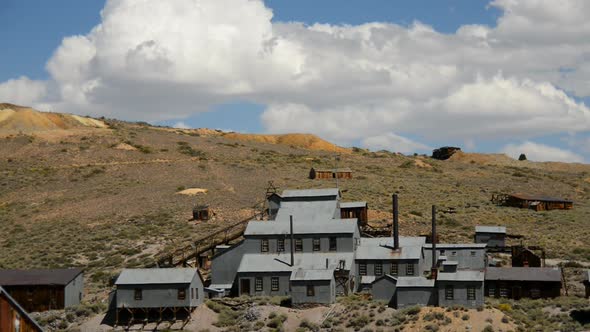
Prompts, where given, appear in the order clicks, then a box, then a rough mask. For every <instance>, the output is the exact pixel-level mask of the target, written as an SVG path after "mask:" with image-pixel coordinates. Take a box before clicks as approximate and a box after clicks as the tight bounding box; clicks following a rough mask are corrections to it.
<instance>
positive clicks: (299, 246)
mask: <svg viewBox="0 0 590 332" xmlns="http://www.w3.org/2000/svg"><path fill="white" fill-rule="evenodd" d="M295 251H303V240H302V239H295Z"/></svg>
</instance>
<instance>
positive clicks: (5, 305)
mask: <svg viewBox="0 0 590 332" xmlns="http://www.w3.org/2000/svg"><path fill="white" fill-rule="evenodd" d="M0 331H18V332H43V329H42V328H41V326H39V324H37V322H36V321H35V320H34V319H32V318H31V317H30V316H29V314H28V313H27V312H26V311H25V309H23V307H21V306H20V305H19V304H18V302H16V301H15V300H14V299H13V298H12V297H11V296H10V294H8V292H7V291H5V290H4V288H2V287H0Z"/></svg>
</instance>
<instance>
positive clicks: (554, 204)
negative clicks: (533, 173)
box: [503, 193, 574, 211]
mask: <svg viewBox="0 0 590 332" xmlns="http://www.w3.org/2000/svg"><path fill="white" fill-rule="evenodd" d="M503 201H504V202H503V205H505V206H512V207H519V208H524V209H532V210H535V211H548V210H569V209H572V208H573V207H574V202H573V201H571V200H569V199H565V198H558V197H549V196H543V195H529V194H524V193H512V194H508V195H506V197H505V198H504V199H503Z"/></svg>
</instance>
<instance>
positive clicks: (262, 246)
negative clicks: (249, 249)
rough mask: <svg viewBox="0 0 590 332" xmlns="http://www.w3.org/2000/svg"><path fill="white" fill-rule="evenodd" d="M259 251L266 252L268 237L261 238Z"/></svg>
mask: <svg viewBox="0 0 590 332" xmlns="http://www.w3.org/2000/svg"><path fill="white" fill-rule="evenodd" d="M260 251H262V252H268V239H263V240H262V242H261V244H260Z"/></svg>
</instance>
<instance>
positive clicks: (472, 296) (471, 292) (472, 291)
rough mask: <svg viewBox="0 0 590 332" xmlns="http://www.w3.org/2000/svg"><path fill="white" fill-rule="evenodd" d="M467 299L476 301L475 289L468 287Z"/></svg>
mask: <svg viewBox="0 0 590 332" xmlns="http://www.w3.org/2000/svg"><path fill="white" fill-rule="evenodd" d="M467 299H468V300H475V287H467Z"/></svg>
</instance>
